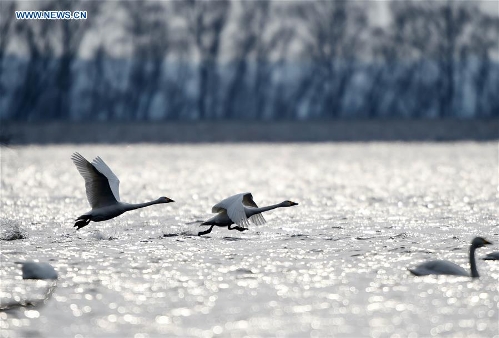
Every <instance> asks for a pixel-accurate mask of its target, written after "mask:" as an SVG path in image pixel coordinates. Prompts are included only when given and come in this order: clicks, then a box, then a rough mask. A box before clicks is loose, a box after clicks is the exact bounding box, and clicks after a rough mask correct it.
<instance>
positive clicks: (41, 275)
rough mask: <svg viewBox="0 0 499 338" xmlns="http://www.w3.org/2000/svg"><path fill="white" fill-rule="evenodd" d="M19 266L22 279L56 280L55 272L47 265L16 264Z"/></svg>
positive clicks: (34, 263) (32, 263)
mask: <svg viewBox="0 0 499 338" xmlns="http://www.w3.org/2000/svg"><path fill="white" fill-rule="evenodd" d="M16 263H17V264H21V265H22V268H21V271H22V272H23V279H57V278H58V276H57V271H55V269H54V268H53V267H52V265H50V264H49V263H37V262H16Z"/></svg>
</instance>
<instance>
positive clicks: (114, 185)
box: [92, 156, 120, 201]
mask: <svg viewBox="0 0 499 338" xmlns="http://www.w3.org/2000/svg"><path fill="white" fill-rule="evenodd" d="M92 165H93V166H94V167H95V169H97V170H98V171H99V172H100V173H101V174H102V175H104V176H106V177H107V180H108V181H109V186H110V187H111V191H112V192H113V195H114V198H116V200H117V201H119V200H120V180H119V179H118V177H117V176H116V175H115V174H114V173H113V171H112V170H111V168H109V167H108V165H107V164H106V162H104V161H103V160H102V158H100V157H99V156H97V157H96V158H95V159H94V160H93V161H92Z"/></svg>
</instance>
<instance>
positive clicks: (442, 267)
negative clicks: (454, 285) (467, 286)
mask: <svg viewBox="0 0 499 338" xmlns="http://www.w3.org/2000/svg"><path fill="white" fill-rule="evenodd" d="M489 244H492V243H490V242H489V241H488V240H486V239H485V238H482V237H475V238H474V239H473V241H472V242H471V246H470V267H471V277H480V275H479V274H478V270H477V268H476V262H475V250H476V249H478V248H481V247H483V246H485V245H489ZM409 271H410V272H411V273H412V274H413V275H416V276H426V275H455V276H467V277H469V276H470V274H469V273H468V272H467V271H466V270H464V269H463V268H462V267H460V266H459V265H457V264H454V263H452V262H449V261H443V260H435V261H429V262H425V263H422V264H420V265H418V266H417V267H416V268H414V269H409Z"/></svg>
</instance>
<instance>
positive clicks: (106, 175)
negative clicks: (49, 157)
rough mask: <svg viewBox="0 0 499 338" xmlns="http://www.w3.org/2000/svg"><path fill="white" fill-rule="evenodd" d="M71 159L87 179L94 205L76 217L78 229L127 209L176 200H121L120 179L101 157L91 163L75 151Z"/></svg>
mask: <svg viewBox="0 0 499 338" xmlns="http://www.w3.org/2000/svg"><path fill="white" fill-rule="evenodd" d="M71 160H73V163H74V164H75V165H76V169H78V171H79V172H80V174H81V176H83V179H84V180H85V189H86V192H87V199H88V202H89V203H90V206H91V207H92V210H90V211H89V212H87V213H85V214H83V215H81V216H80V217H78V218H77V219H76V223H75V225H74V226H75V227H77V229H76V230H79V229H81V228H83V227H84V226H86V225H88V223H90V221H93V222H101V221H107V220H108V219H111V218H114V217H116V216H119V215H121V214H122V213H124V212H126V211H130V210H135V209H139V208H144V207H148V206H150V205H154V204H159V203H170V202H174V201H173V200H172V199H170V198H168V197H160V198H158V199H157V200H154V201H151V202H146V203H138V204H129V203H123V202H120V192H119V187H120V181H119V180H118V177H116V175H115V174H114V173H113V172H112V171H111V169H110V168H109V167H108V166H107V164H106V163H104V161H103V160H102V159H101V158H100V157H97V158H95V159H94V160H93V161H92V163H90V162H88V161H87V160H86V159H85V158H84V157H83V156H81V155H80V154H79V153H74V154H73V155H72V156H71Z"/></svg>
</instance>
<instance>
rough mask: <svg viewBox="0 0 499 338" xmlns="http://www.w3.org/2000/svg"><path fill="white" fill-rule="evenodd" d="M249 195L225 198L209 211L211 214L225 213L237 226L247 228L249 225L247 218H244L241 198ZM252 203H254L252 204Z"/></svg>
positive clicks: (244, 213) (243, 194)
mask: <svg viewBox="0 0 499 338" xmlns="http://www.w3.org/2000/svg"><path fill="white" fill-rule="evenodd" d="M247 194H249V195H251V194H250V193H242V194H237V195H234V196H231V197H227V198H226V199H224V200H223V201H221V202H218V203H217V204H215V205H214V206H213V208H212V209H211V211H212V212H214V213H217V212H222V211H224V210H226V211H227V216H229V218H230V219H231V220H232V222H234V223H236V224H237V225H239V226H244V227H247V226H248V225H249V222H248V218H247V217H246V212H245V211H244V205H243V198H244V196H245V195H247ZM253 203H254V202H253Z"/></svg>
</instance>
